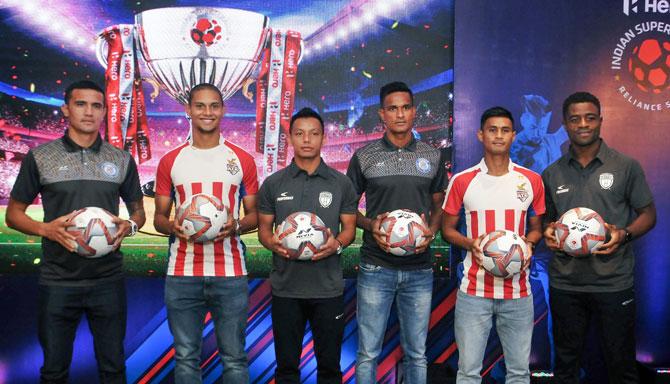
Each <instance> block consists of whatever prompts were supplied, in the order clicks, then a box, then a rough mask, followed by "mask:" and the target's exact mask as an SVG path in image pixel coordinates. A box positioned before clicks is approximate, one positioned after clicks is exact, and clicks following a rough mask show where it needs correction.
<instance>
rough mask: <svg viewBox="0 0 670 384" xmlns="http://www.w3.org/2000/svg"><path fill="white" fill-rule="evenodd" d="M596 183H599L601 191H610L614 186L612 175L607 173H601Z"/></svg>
mask: <svg viewBox="0 0 670 384" xmlns="http://www.w3.org/2000/svg"><path fill="white" fill-rule="evenodd" d="M598 181H600V187H601V188H602V189H610V188H612V185H613V184H614V175H613V174H611V173H609V172H606V173H601V174H600V179H599V180H598Z"/></svg>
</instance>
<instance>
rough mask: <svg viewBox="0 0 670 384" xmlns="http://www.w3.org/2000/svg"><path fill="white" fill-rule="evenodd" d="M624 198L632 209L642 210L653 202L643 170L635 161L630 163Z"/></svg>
mask: <svg viewBox="0 0 670 384" xmlns="http://www.w3.org/2000/svg"><path fill="white" fill-rule="evenodd" d="M626 198H627V199H628V200H629V201H630V205H631V206H632V207H633V208H634V209H640V208H644V207H646V206H647V205H649V204H651V203H652V202H653V201H654V196H653V195H652V193H651V189H650V188H649V184H647V178H646V177H645V175H644V170H643V169H642V166H640V163H638V162H637V161H636V160H633V161H632V164H631V167H630V175H629V177H628V183H627V184H626Z"/></svg>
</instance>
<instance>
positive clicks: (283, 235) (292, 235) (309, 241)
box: [277, 212, 328, 260]
mask: <svg viewBox="0 0 670 384" xmlns="http://www.w3.org/2000/svg"><path fill="white" fill-rule="evenodd" d="M277 236H278V238H279V240H280V241H281V243H282V246H283V247H284V248H286V250H287V251H288V255H289V257H290V258H291V259H298V260H310V259H312V257H314V254H316V253H318V252H319V248H321V246H322V245H323V244H325V243H326V241H328V228H327V227H326V224H324V222H323V220H321V218H319V216H317V215H316V214H315V213H310V212H294V213H292V214H290V215H288V216H287V217H286V219H284V221H283V222H282V223H281V224H279V226H278V227H277Z"/></svg>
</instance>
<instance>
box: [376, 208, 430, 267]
mask: <svg viewBox="0 0 670 384" xmlns="http://www.w3.org/2000/svg"><path fill="white" fill-rule="evenodd" d="M380 227H381V228H380V229H381V231H382V232H383V233H384V234H385V235H386V242H388V243H389V244H390V245H391V249H390V252H391V254H393V255H396V256H407V255H413V254H415V253H416V247H417V246H418V245H419V244H421V243H422V242H423V241H424V240H425V239H424V237H423V234H424V233H425V231H426V228H427V227H428V225H427V224H426V223H425V222H424V221H423V219H421V216H419V215H417V214H416V213H414V212H412V211H410V210H409V209H396V210H395V211H391V212H390V213H389V214H388V215H387V216H386V217H385V218H384V219H383V220H382V222H381V225H380Z"/></svg>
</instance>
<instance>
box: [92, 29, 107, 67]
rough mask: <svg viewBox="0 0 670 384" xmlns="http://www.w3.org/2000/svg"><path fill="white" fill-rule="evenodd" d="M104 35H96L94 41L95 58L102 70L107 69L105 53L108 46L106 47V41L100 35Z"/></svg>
mask: <svg viewBox="0 0 670 384" xmlns="http://www.w3.org/2000/svg"><path fill="white" fill-rule="evenodd" d="M103 33H104V31H103V32H101V33H100V34H98V36H97V37H96V39H95V57H96V58H97V59H98V63H100V65H102V67H103V68H105V69H106V68H107V51H108V50H109V46H108V45H107V40H105V38H104V37H102V34H103Z"/></svg>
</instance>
